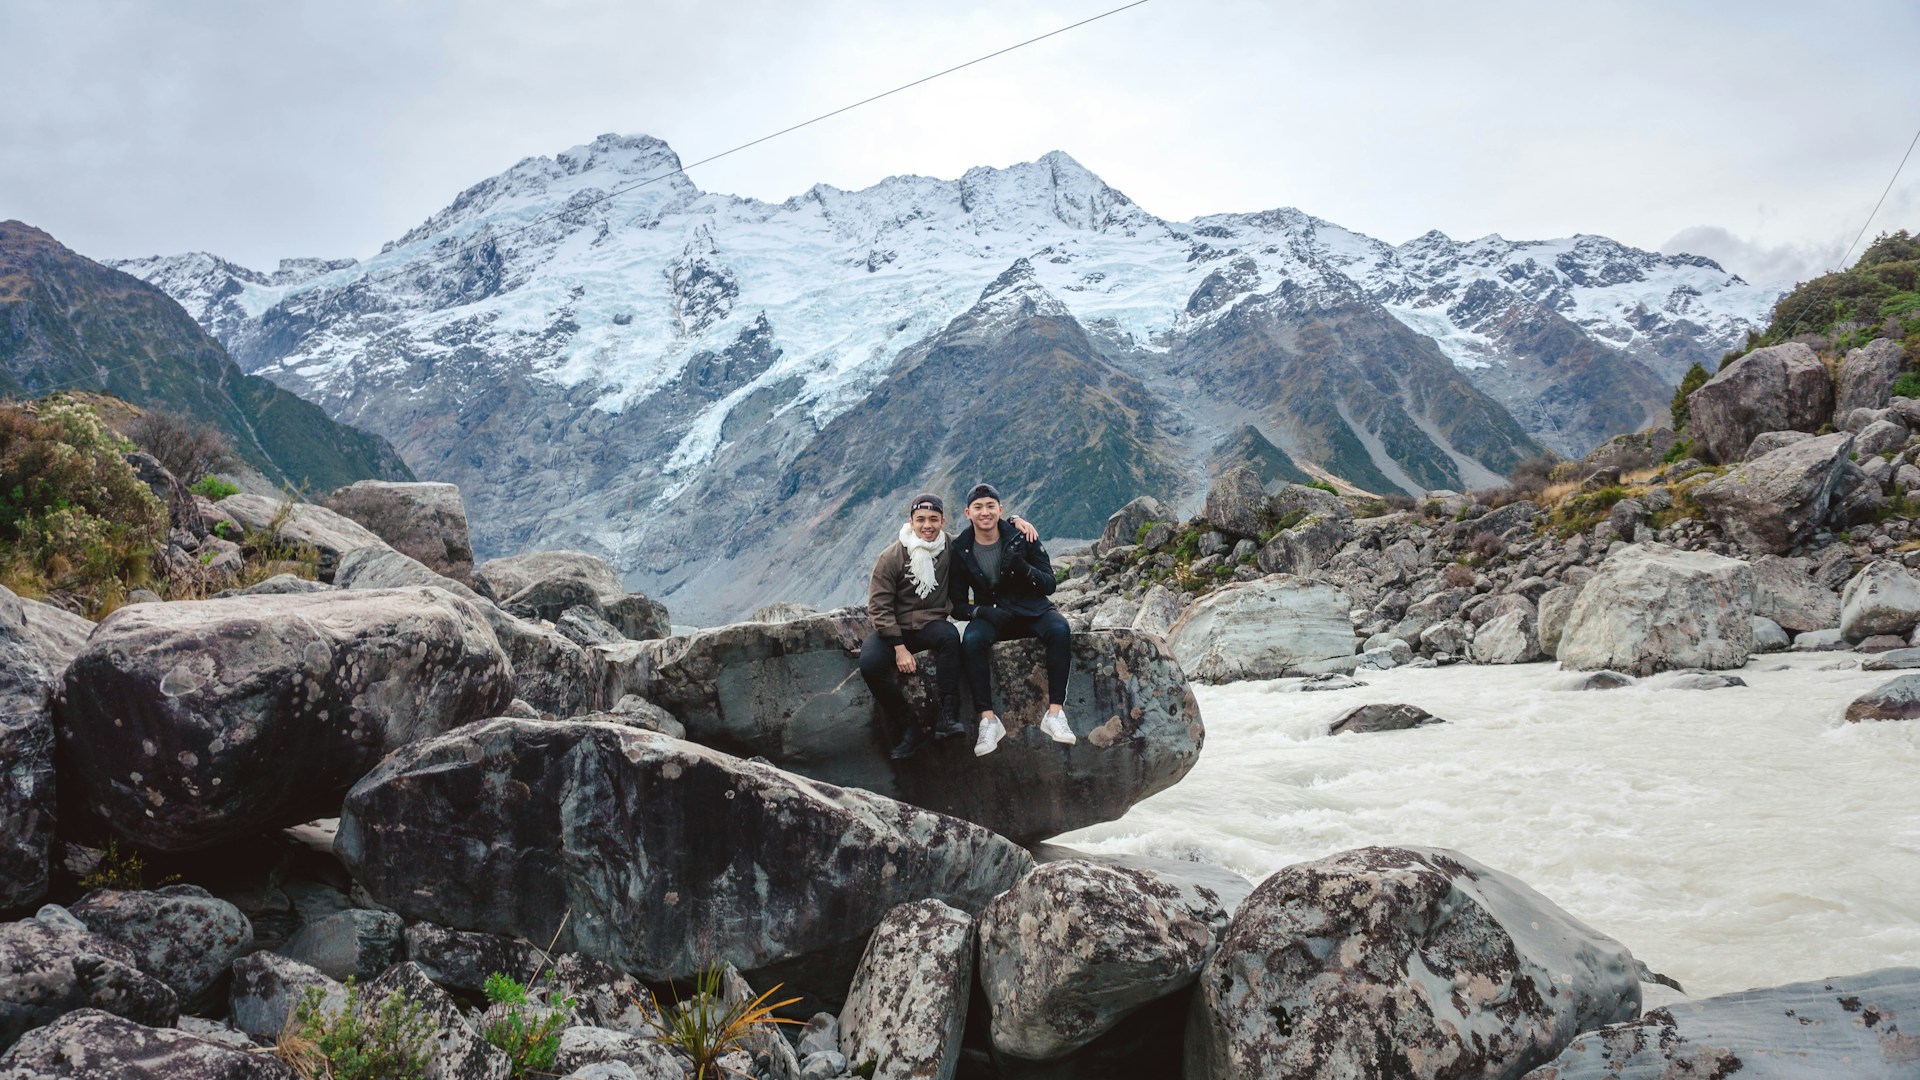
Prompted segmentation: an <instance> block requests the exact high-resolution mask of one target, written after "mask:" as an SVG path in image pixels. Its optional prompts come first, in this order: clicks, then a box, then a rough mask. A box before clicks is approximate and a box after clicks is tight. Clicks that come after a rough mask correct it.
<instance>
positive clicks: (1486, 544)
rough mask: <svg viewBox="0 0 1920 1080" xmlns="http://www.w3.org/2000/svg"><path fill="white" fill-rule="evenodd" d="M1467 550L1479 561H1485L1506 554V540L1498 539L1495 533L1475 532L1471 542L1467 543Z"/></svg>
mask: <svg viewBox="0 0 1920 1080" xmlns="http://www.w3.org/2000/svg"><path fill="white" fill-rule="evenodd" d="M1468 550H1470V551H1472V552H1473V554H1474V557H1475V558H1477V559H1479V560H1480V561H1481V562H1485V561H1487V560H1488V559H1492V558H1497V557H1499V556H1501V555H1504V554H1506V552H1507V542H1506V541H1505V540H1502V539H1500V536H1499V534H1497V533H1490V532H1483V533H1477V534H1475V536H1474V538H1473V543H1471V544H1469V545H1468Z"/></svg>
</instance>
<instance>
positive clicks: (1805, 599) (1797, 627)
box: [1752, 555, 1840, 634]
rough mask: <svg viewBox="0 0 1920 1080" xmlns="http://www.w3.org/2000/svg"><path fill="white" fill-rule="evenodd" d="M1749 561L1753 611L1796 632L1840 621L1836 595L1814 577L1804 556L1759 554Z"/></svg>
mask: <svg viewBox="0 0 1920 1080" xmlns="http://www.w3.org/2000/svg"><path fill="white" fill-rule="evenodd" d="M1752 565H1753V613H1754V614H1755V615H1758V616H1760V617H1761V618H1765V619H1771V620H1773V622H1774V624H1775V625H1777V626H1779V627H1780V628H1781V629H1783V630H1790V631H1792V632H1793V633H1796V634H1801V633H1805V632H1806V631H1808V630H1825V629H1827V628H1829V627H1833V626H1838V625H1840V597H1839V596H1838V595H1836V594H1835V593H1834V591H1833V590H1832V589H1829V588H1827V587H1826V586H1825V585H1823V584H1821V583H1820V582H1818V581H1816V580H1814V577H1813V567H1812V564H1811V563H1809V562H1808V561H1807V560H1806V559H1792V558H1782V557H1781V556H1778V555H1762V556H1760V557H1759V558H1757V559H1754V560H1753V563H1752Z"/></svg>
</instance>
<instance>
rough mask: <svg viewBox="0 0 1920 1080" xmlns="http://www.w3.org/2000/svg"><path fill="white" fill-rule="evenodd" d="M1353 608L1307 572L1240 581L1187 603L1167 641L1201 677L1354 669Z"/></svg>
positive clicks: (1192, 673)
mask: <svg viewBox="0 0 1920 1080" xmlns="http://www.w3.org/2000/svg"><path fill="white" fill-rule="evenodd" d="M1352 609H1353V603H1352V601H1350V600H1349V599H1348V598H1347V595H1346V594H1345V593H1343V592H1341V591H1340V590H1338V589H1335V588H1334V587H1332V586H1331V585H1323V584H1320V583H1318V582H1314V581H1310V580H1308V579H1306V578H1296V577H1287V576H1284V575H1282V576H1276V577H1269V578H1262V579H1261V580H1259V581H1247V582H1238V583H1235V584H1231V585H1227V586H1224V587H1222V588H1220V589H1216V590H1215V591H1213V592H1211V593H1208V594H1207V595H1206V596H1204V597H1201V598H1200V599H1199V600H1198V601H1196V602H1195V603H1194V604H1193V606H1191V607H1189V608H1187V610H1186V611H1185V612H1183V613H1182V614H1181V616H1180V618H1179V621H1177V622H1175V623H1174V624H1173V627H1172V629H1170V630H1168V631H1167V645H1168V647H1169V648H1171V649H1172V650H1173V654H1174V656H1176V657H1178V658H1179V660H1180V665H1181V667H1182V668H1183V669H1184V670H1185V671H1186V673H1187V677H1188V678H1191V679H1193V680H1195V681H1197V682H1235V681H1237V680H1241V679H1277V678H1282V677H1285V676H1292V675H1319V674H1323V673H1325V672H1329V671H1352V670H1353V669H1354V668H1355V667H1356V666H1357V665H1358V664H1359V658H1358V656H1357V655H1356V650H1355V649H1354V644H1355V639H1354V636H1353V625H1352V623H1351V622H1350V620H1349V618H1348V613H1349V612H1350V611H1351V610H1352Z"/></svg>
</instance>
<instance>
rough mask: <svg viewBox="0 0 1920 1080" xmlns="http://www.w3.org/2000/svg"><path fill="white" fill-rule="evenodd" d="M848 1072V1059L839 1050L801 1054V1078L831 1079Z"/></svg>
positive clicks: (812, 1079) (807, 1079)
mask: <svg viewBox="0 0 1920 1080" xmlns="http://www.w3.org/2000/svg"><path fill="white" fill-rule="evenodd" d="M846 1074H847V1059H846V1057H845V1056H844V1055H842V1054H841V1053H840V1051H838V1050H820V1051H816V1052H814V1053H811V1054H802V1055H801V1056H800V1080H830V1078H831V1077H835V1076H845V1075H846Z"/></svg>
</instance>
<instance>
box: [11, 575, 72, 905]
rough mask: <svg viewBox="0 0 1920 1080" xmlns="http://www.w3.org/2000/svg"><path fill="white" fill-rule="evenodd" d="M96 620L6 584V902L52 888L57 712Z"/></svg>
mask: <svg viewBox="0 0 1920 1080" xmlns="http://www.w3.org/2000/svg"><path fill="white" fill-rule="evenodd" d="M92 631H93V624H92V623H90V622H88V621H87V620H85V619H83V618H81V617H80V616H78V615H70V614H68V613H67V612H64V611H61V610H60V609H59V608H56V607H53V606H52V605H50V604H42V603H39V602H37V601H34V600H25V599H22V598H20V597H18V596H15V595H14V594H13V592H12V591H11V590H9V589H7V588H6V587H5V586H0V908H10V907H21V906H25V905H27V904H30V903H32V902H34V901H35V900H38V899H40V897H41V896H43V895H44V894H45V893H46V891H47V874H48V854H49V852H50V850H51V846H52V844H53V824H54V772H53V757H54V748H53V741H54V740H53V715H52V712H51V711H50V705H51V702H52V698H53V695H54V694H55V693H56V692H57V691H58V689H59V686H60V676H61V673H62V672H63V671H65V670H66V667H67V664H68V662H69V661H71V660H72V659H73V657H74V656H75V655H76V654H78V653H79V651H80V650H81V649H82V648H83V647H85V645H86V640H87V635H88V634H89V633H91V632H92Z"/></svg>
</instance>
